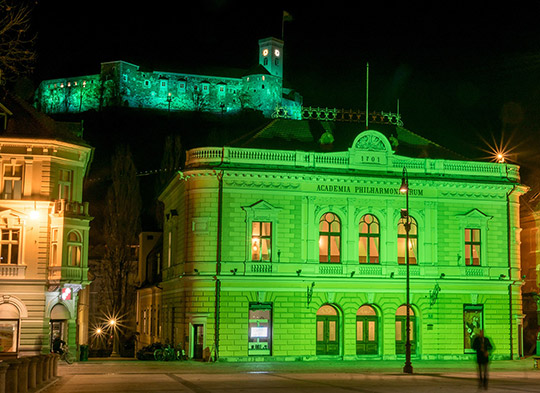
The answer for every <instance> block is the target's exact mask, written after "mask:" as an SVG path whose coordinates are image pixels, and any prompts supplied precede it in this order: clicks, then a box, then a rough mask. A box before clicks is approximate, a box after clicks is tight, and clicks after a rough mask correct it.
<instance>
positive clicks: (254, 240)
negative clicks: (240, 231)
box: [251, 221, 272, 262]
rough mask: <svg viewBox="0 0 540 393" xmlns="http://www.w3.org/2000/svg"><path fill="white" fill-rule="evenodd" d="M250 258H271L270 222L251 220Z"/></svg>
mask: <svg viewBox="0 0 540 393" xmlns="http://www.w3.org/2000/svg"><path fill="white" fill-rule="evenodd" d="M251 260H252V261H267V262H269V261H271V260H272V223H271V222H267V221H253V223H252V224H251Z"/></svg>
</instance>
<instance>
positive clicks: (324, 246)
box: [319, 213, 341, 263]
mask: <svg viewBox="0 0 540 393" xmlns="http://www.w3.org/2000/svg"><path fill="white" fill-rule="evenodd" d="M319 262H321V263H328V262H332V263H339V262H341V221H340V220H339V217H338V216H337V215H335V214H334V213H325V214H323V215H322V217H321V219H320V220H319Z"/></svg>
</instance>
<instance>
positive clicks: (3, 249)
mask: <svg viewBox="0 0 540 393" xmlns="http://www.w3.org/2000/svg"><path fill="white" fill-rule="evenodd" d="M0 233H1V235H0V263H1V264H6V265H17V264H18V263H19V239H20V232H19V229H12V228H2V229H0Z"/></svg>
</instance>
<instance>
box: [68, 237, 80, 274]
mask: <svg viewBox="0 0 540 393" xmlns="http://www.w3.org/2000/svg"><path fill="white" fill-rule="evenodd" d="M81 255H82V239H81V235H80V234H79V233H78V232H75V231H71V232H69V234H68V236H67V257H68V261H67V262H68V266H81Z"/></svg>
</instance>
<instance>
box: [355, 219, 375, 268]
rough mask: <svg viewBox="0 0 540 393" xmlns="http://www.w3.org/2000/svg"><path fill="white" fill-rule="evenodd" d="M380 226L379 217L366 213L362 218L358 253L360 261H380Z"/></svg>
mask: <svg viewBox="0 0 540 393" xmlns="http://www.w3.org/2000/svg"><path fill="white" fill-rule="evenodd" d="M379 231H380V226H379V220H377V217H375V216H373V215H371V214H366V215H365V216H363V217H362V219H361V220H360V229H359V232H360V233H359V242H358V255H359V261H360V263H379V244H380V232H379Z"/></svg>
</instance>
